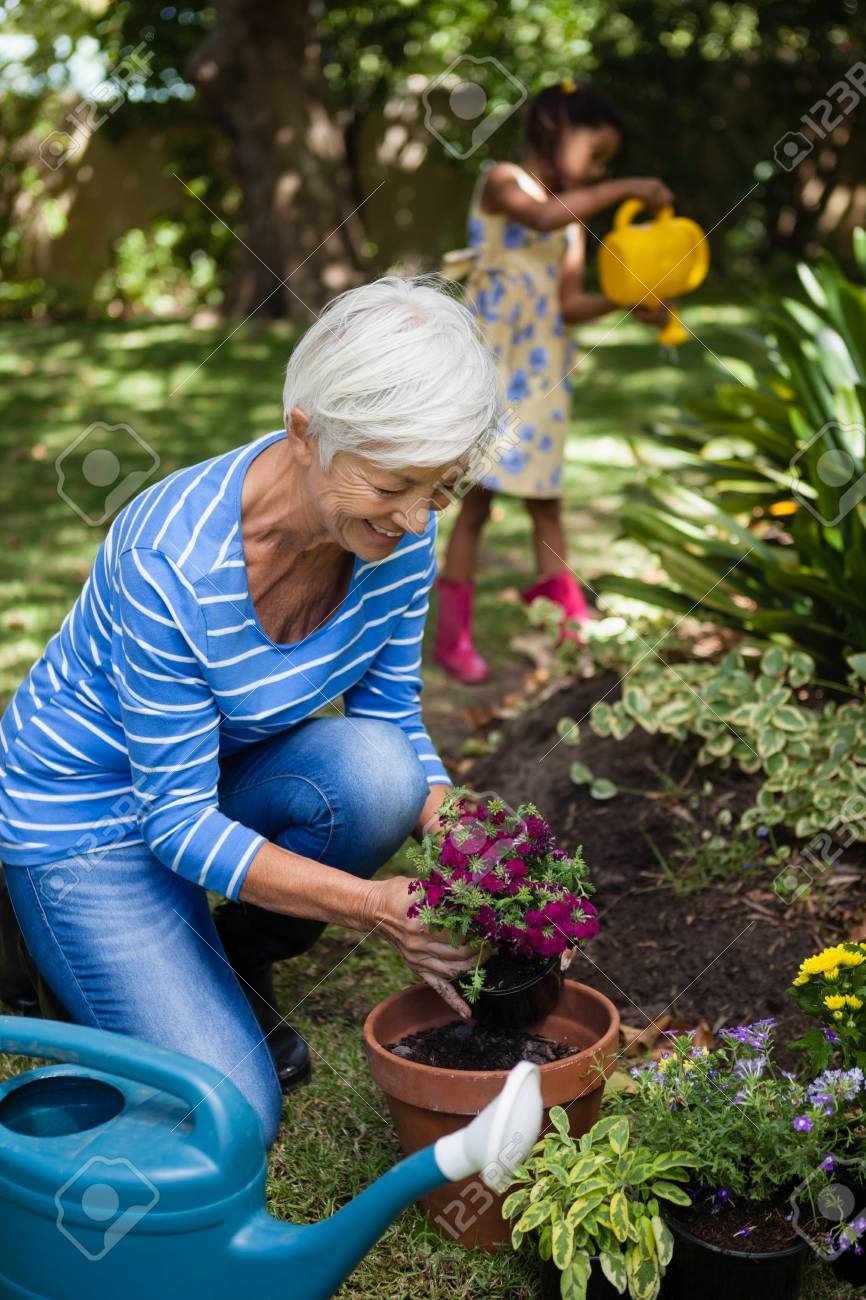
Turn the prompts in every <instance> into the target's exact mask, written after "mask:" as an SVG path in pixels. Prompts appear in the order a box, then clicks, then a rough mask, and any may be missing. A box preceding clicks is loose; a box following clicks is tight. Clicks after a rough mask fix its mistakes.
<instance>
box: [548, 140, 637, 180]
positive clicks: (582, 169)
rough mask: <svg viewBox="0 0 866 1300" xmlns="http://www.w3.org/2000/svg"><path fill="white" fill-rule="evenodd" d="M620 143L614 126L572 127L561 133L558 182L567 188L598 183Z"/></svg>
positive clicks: (558, 154)
mask: <svg viewBox="0 0 866 1300" xmlns="http://www.w3.org/2000/svg"><path fill="white" fill-rule="evenodd" d="M621 144H622V136H621V135H620V133H619V131H617V129H616V127H615V126H574V127H570V128H569V129H567V130H565V131H563V133H562V139H561V142H560V146H559V151H558V153H557V158H556V168H557V171H558V173H559V178H560V182H561V183H562V184H563V185H564V186H565V188H566V189H568V188H569V187H570V186H580V185H592V184H593V183H594V182H595V181H599V180H601V179H602V177H603V176H604V175H605V173H606V172H607V170H608V168H609V166H610V164H611V163H612V161H613V159H614V158H615V157H616V155H617V153H618V152H619V149H620V145H621Z"/></svg>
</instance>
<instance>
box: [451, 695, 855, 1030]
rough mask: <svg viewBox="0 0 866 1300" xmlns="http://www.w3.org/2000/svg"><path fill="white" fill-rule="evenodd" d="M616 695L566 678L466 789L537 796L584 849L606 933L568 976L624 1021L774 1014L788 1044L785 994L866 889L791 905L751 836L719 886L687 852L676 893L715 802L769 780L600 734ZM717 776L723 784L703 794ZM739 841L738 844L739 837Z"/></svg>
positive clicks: (745, 801)
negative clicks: (572, 735) (574, 768)
mask: <svg viewBox="0 0 866 1300" xmlns="http://www.w3.org/2000/svg"><path fill="white" fill-rule="evenodd" d="M618 697H619V686H618V682H617V678H616V676H615V675H614V674H612V673H605V674H601V675H599V676H597V677H593V678H588V679H580V680H568V681H566V682H565V683H564V684H563V686H562V688H561V689H560V690H558V691H556V692H555V693H554V694H553V695H550V696H548V697H546V698H543V699H542V700H541V701H540V702H539V703H538V704H536V705H535V706H534V707H530V708H528V709H527V710H526V711H525V712H523V713H522V714H521V716H520V717H519V718H518V719H517V720H515V721H514V722H512V723H510V724H509V725H508V726H507V727H506V728H505V730H504V732H503V735H502V740H501V744H500V745H499V746H498V748H497V749H496V751H495V752H493V753H490V754H486V755H483V756H482V757H480V758H479V759H478V761H477V762H476V764H475V766H474V768H473V770H472V772H471V773H470V775H469V777H468V780H469V782H470V784H471V785H472V787H473V788H474V789H475V790H477V791H495V792H496V793H497V794H499V795H500V796H501V797H502V798H503V799H504V800H506V801H507V802H508V803H510V804H512V805H515V804H517V803H518V802H520V801H521V800H531V801H532V802H534V803H536V804H537V805H538V806H539V808H540V809H541V811H542V813H543V814H544V815H545V816H546V817H547V818H548V819H549V820H550V822H551V824H552V825H553V827H554V829H555V832H556V834H557V837H558V839H559V840H560V842H561V843H562V844H563V845H564V846H565V847H573V846H574V845H577V844H581V845H582V846H583V849H584V854H585V857H586V860H587V862H588V863H589V864H590V867H591V869H592V873H593V880H594V883H595V884H596V886H597V890H598V892H597V894H596V895H595V897H594V901H595V902H596V904H597V906H598V908H599V913H600V919H601V933H600V934H599V936H598V937H597V938H596V939H595V940H594V941H593V943H592V945H591V948H590V949H589V951H588V955H586V956H579V957H578V958H577V959H576V961H575V963H574V965H573V967H572V969H571V971H570V974H572V975H573V977H574V978H575V979H579V980H583V981H585V982H587V983H590V984H592V985H593V986H594V987H596V988H598V989H599V990H600V991H601V992H603V993H605V994H606V995H607V996H608V997H610V999H611V1000H612V1001H613V1002H614V1003H615V1004H616V1005H617V1007H618V1008H619V1010H620V1012H621V1014H622V1016H623V1019H624V1020H625V1021H626V1022H627V1023H629V1024H632V1025H635V1026H636V1027H638V1028H640V1027H643V1025H644V1024H645V1023H646V1021H647V1019H651V1018H653V1017H657V1016H661V1015H662V1014H663V1013H665V1012H669V1013H670V1014H671V1015H673V1016H674V1017H675V1018H676V1019H677V1020H679V1021H687V1022H689V1023H690V1024H691V1023H695V1024H697V1023H698V1022H699V1021H702V1020H703V1021H706V1022H707V1023H708V1024H709V1025H710V1027H711V1028H713V1029H715V1028H717V1027H718V1026H719V1025H722V1024H725V1023H732V1022H736V1023H744V1022H748V1021H750V1020H757V1019H760V1018H762V1017H764V1016H768V1015H769V1016H773V1017H775V1018H776V1019H777V1021H778V1022H779V1029H778V1037H779V1040H780V1041H781V1040H783V1039H785V1038H789V1037H794V1036H796V1035H797V1034H799V1033H801V1032H802V1031H803V1029H804V1027H805V1023H806V1022H805V1020H804V1019H803V1017H802V1016H801V1015H800V1013H799V1012H798V1011H797V1009H796V1007H795V1006H794V1004H793V1002H792V1000H791V999H790V998H789V997H787V996H786V994H785V989H786V988H787V987H788V985H789V984H790V981H791V978H792V976H793V974H794V973H795V971H796V968H797V964H798V963H799V961H800V960H801V959H802V958H803V957H805V956H806V955H808V954H809V953H810V952H813V951H815V950H816V949H817V948H819V947H821V946H823V944H824V943H829V942H833V941H835V940H836V939H838V938H839V937H840V935H841V934H842V933H843V931H844V930H845V928H846V926H847V927H848V928H849V929H850V928H852V927H853V924H854V918H862V917H863V916H866V888H864V886H863V885H860V884H858V885H856V886H855V887H853V888H852V887H851V886H848V887H847V888H846V890H845V892H844V895H842V896H840V897H839V898H838V899H837V900H835V901H834V900H833V899H830V900H829V901H828V900H827V899H826V898H822V900H821V904H822V905H821V909H820V915H819V909H818V908H817V906H815V905H814V903H806V904H799V905H795V906H793V907H786V906H785V905H783V904H782V903H781V902H780V901H779V900H778V899H777V898H776V897H775V896H774V894H773V892H772V879H773V875H774V874H775V869H774V868H772V867H770V866H763V867H762V865H761V863H760V860H752V850H754V849H755V848H756V847H757V849H758V852H760V844H759V843H758V842H757V841H756V840H755V838H754V837H749V836H741V837H740V838H741V839H742V840H743V843H744V846H745V847H744V851H743V861H742V862H741V863H740V862H736V861H733V862H728V863H727V864H726V867H725V870H726V873H727V875H726V878H725V880H724V884H723V887H715V886H713V885H712V884H711V883H710V880H711V873H710V871H709V869H708V870H707V871H706V873H705V884H704V882H702V878H701V876H700V875H695V873H694V872H692V874H691V875H689V866H688V852H686V854H685V859H684V860H683V859H680V870H681V871H684V872H685V876H683V875H680V877H679V878H678V880H675V881H674V884H675V885H677V886H678V888H679V889H687V890H688V892H675V889H673V888H671V887H670V885H671V878H670V875H669V874H666V873H668V872H669V871H670V870H671V869H672V868H671V866H670V864H676V863H677V861H678V855H680V854H682V853H683V851H684V845H688V844H692V845H693V846H696V849H695V852H696V855H697V854H699V853H700V845H701V837H702V835H703V834H704V833H705V832H710V831H711V830H713V829H714V828H715V815H716V812H717V810H718V808H719V806H727V807H730V808H731V809H732V811H733V813H734V815H735V818H736V816H737V815H738V814H739V813H740V812H741V811H742V810H743V809H744V808H746V807H748V806H749V804H750V803H751V801H752V798H753V795H754V792H755V790H756V789H757V786H758V784H759V778H758V777H749V776H744V775H742V774H740V773H739V772H735V771H721V770H720V769H710V768H706V767H700V768H696V767H695V761H694V760H695V753H696V750H697V744H696V743H695V744H692V743H684V744H677V743H675V742H673V741H671V740H670V739H669V738H667V737H665V736H662V735H658V734H656V735H650V734H648V733H647V732H644V731H642V730H635V731H634V732H632V734H631V735H630V736H628V737H627V738H626V739H625V740H623V741H617V740H614V739H612V738H610V737H601V736H597V735H596V734H595V733H594V732H593V731H592V730H591V729H590V727H589V726H588V724H587V723H586V721H585V720H586V718H587V716H588V714H589V712H590V709H591V708H592V706H593V704H595V703H596V702H597V701H599V700H601V699H606V700H607V701H608V702H612V701H614V700H615V699H617V698H618ZM563 715H569V716H570V717H573V718H574V719H576V720H577V721H578V722H580V723H581V724H582V725H581V728H580V740H579V743H578V744H577V745H566V744H564V743H561V742H558V736H557V730H556V727H557V722H558V720H559V719H560V718H561V717H562V716H563ZM575 760H577V761H580V762H582V763H585V764H586V765H587V766H588V767H589V768H590V769H591V770H592V772H593V773H594V774H596V775H597V776H600V777H608V778H610V779H612V780H615V781H616V783H617V785H618V786H619V787H620V790H621V793H620V794H618V795H617V796H616V797H614V798H612V799H606V800H596V799H593V798H592V797H591V796H590V794H589V792H588V787H587V786H585V785H582V786H576V785H574V784H573V782H572V781H571V779H570V777H569V768H570V766H571V764H572V763H573V762H574V761H575ZM707 779H710V780H711V781H712V784H713V790H712V794H711V795H708V796H707V797H706V799H702V798H700V791H701V789H702V785H703V783H704V781H706V780H707ZM630 791H645V792H646V793H631V792H630ZM687 791H691V797H687ZM696 791H697V792H698V796H699V797H698V798H697V799H696V798H695V792H696ZM729 838H730V840H731V841H732V842H733V843H735V844H736V842H737V834H736V832H730V834H729ZM747 851H748V853H749V855H750V856H749V857H748V858H747V857H746V852H747ZM858 854H859V857H860V858H861V859H862V858H864V857H866V855H864V854H863V851H862V849H858V850H857V851H856V853H855V852H854V851H851V852H849V854H848V855H846V858H847V859H851V860H854V859H856V857H857V855H858ZM852 855H853V856H852ZM732 871H736V873H737V874H735V875H732V874H731V872H732Z"/></svg>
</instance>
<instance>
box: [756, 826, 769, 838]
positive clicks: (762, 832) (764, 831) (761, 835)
mask: <svg viewBox="0 0 866 1300" xmlns="http://www.w3.org/2000/svg"><path fill="white" fill-rule="evenodd" d="M769 833H770V832H769V831H768V830H767V828H766V826H759V827H758V839H759V840H765V839H766V838H767V836H768V835H769Z"/></svg>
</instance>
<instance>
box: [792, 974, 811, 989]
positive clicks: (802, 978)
mask: <svg viewBox="0 0 866 1300" xmlns="http://www.w3.org/2000/svg"><path fill="white" fill-rule="evenodd" d="M808 983H809V976H808V975H798V976H797V977H796V979H795V980H794V986H795V987H796V988H799V987H800V985H801V984H808Z"/></svg>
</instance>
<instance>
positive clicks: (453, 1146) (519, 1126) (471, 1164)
mask: <svg viewBox="0 0 866 1300" xmlns="http://www.w3.org/2000/svg"><path fill="white" fill-rule="evenodd" d="M543 1113H544V1108H543V1106H542V1104H541V1083H540V1080H539V1072H538V1066H537V1065H533V1064H532V1063H531V1062H530V1061H521V1062H520V1064H519V1065H515V1067H514V1069H513V1070H511V1071H510V1072H509V1075H508V1078H507V1079H506V1080H505V1085H504V1087H503V1089H502V1091H501V1092H500V1094H499V1096H498V1097H495V1098H494V1099H493V1101H491V1102H490V1104H489V1105H488V1106H485V1107H484V1110H483V1111H482V1112H481V1114H480V1115H476V1117H475V1119H474V1120H472V1122H471V1123H470V1124H467V1126H466V1128H461V1129H458V1131H457V1132H456V1133H449V1134H448V1135H447V1136H446V1137H441V1138H439V1140H438V1142H437V1143H436V1145H435V1146H434V1148H433V1154H434V1156H435V1158H436V1163H437V1165H438V1166H439V1168H440V1169H441V1170H442V1173H443V1174H444V1176H445V1177H446V1178H447V1179H449V1181H450V1182H457V1181H459V1179H461V1178H468V1177H469V1175H470V1174H476V1173H479V1172H480V1174H481V1178H482V1180H483V1181H484V1182H485V1183H486V1184H487V1186H488V1187H489V1188H491V1190H492V1191H494V1192H504V1191H505V1189H506V1187H508V1186H509V1184H511V1183H512V1182H513V1181H514V1170H515V1168H516V1167H517V1165H519V1164H520V1162H521V1160H523V1159H524V1157H525V1156H527V1155H528V1154H529V1152H530V1151H531V1150H532V1147H533V1145H534V1143H535V1140H536V1138H537V1137H538V1134H539V1133H540V1132H541V1120H542V1116H543Z"/></svg>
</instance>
